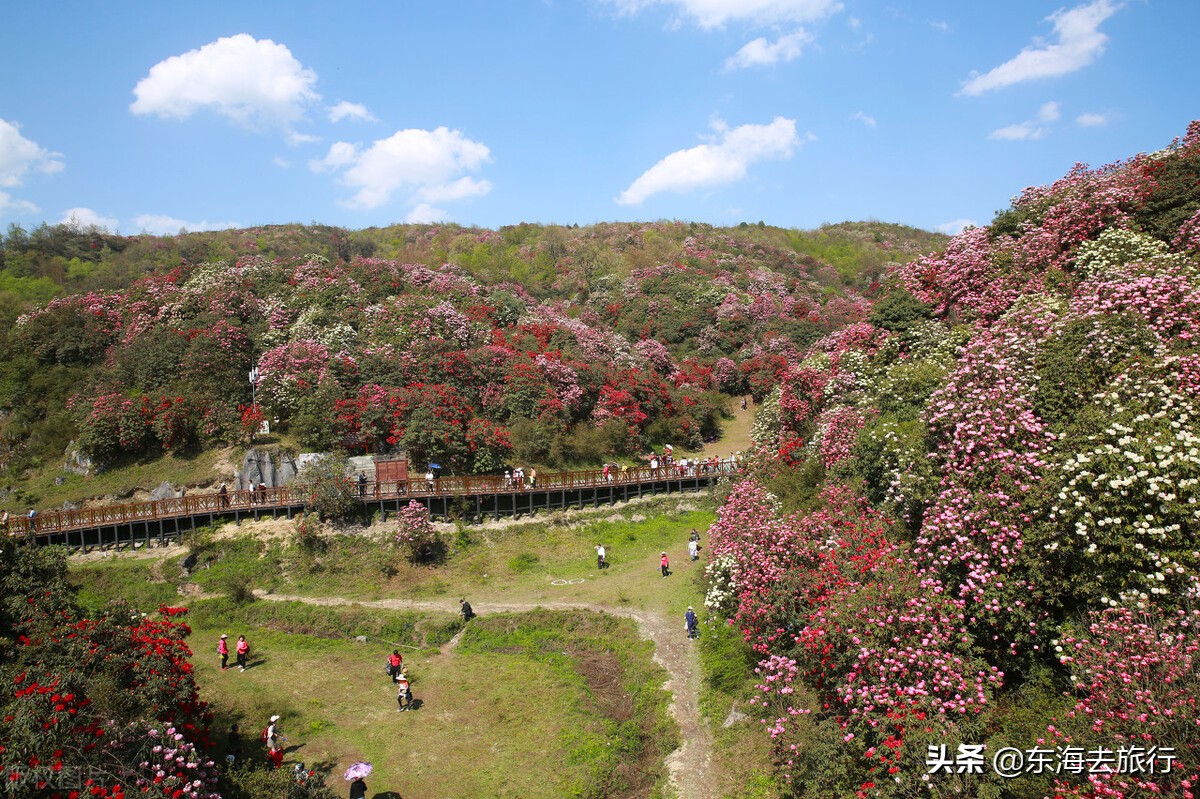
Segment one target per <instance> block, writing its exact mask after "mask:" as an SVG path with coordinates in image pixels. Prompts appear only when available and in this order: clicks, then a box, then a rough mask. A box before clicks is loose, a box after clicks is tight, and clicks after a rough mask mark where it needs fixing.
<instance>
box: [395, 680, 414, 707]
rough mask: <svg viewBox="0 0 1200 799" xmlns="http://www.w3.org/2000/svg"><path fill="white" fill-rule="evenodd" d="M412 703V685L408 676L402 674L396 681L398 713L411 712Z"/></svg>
mask: <svg viewBox="0 0 1200 799" xmlns="http://www.w3.org/2000/svg"><path fill="white" fill-rule="evenodd" d="M412 703H413V695H412V685H411V684H410V683H409V681H408V675H407V674H401V675H400V676H399V677H398V678H397V679H396V705H397V707H396V712H397V713H402V712H404V711H405V710H409V709H410V708H412Z"/></svg>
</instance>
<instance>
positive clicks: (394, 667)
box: [388, 649, 404, 682]
mask: <svg viewBox="0 0 1200 799" xmlns="http://www.w3.org/2000/svg"><path fill="white" fill-rule="evenodd" d="M403 671H404V658H403V657H402V656H401V655H400V650H399V649H393V650H392V654H390V655H389V656H388V674H389V675H391V677H392V682H399V680H400V675H401V673H402V672H403Z"/></svg>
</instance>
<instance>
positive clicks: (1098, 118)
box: [1075, 114, 1108, 128]
mask: <svg viewBox="0 0 1200 799" xmlns="http://www.w3.org/2000/svg"><path fill="white" fill-rule="evenodd" d="M1075 124H1076V125H1078V126H1079V127H1081V128H1098V127H1101V126H1103V125H1107V124H1108V115H1107V114H1080V115H1079V116H1077V117H1075Z"/></svg>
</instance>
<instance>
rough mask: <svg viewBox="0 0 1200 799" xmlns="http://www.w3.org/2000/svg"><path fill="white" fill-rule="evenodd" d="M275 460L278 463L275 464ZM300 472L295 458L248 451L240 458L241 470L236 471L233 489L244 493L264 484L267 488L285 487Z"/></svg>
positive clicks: (262, 451)
mask: <svg viewBox="0 0 1200 799" xmlns="http://www.w3.org/2000/svg"><path fill="white" fill-rule="evenodd" d="M276 458H278V460H279V462H278V463H276ZM299 471H300V468H299V464H297V462H296V458H294V457H292V456H291V455H289V454H287V453H283V454H280V453H271V452H267V451H265V450H260V449H248V450H246V454H245V456H243V457H242V468H240V469H238V473H237V479H236V481H235V484H234V486H233V487H234V488H235V489H237V490H239V491H245V490H248V489H251V488H254V487H256V486H257V485H258V484H259V483H265V484H266V486H267V488H276V487H278V486H285V485H287V484H288V483H290V482H292V480H294V479H295V477H296V474H297V472H299Z"/></svg>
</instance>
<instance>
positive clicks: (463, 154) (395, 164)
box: [309, 127, 492, 211]
mask: <svg viewBox="0 0 1200 799" xmlns="http://www.w3.org/2000/svg"><path fill="white" fill-rule="evenodd" d="M491 160H492V155H491V151H490V150H489V149H488V147H487V145H485V144H483V143H481V142H477V141H472V140H471V139H468V138H467V137H466V136H464V135H463V133H462V131H458V130H450V129H448V128H445V127H441V128H437V129H436V130H418V129H409V130H400V131H396V133H394V134H393V135H392V136H391V137H389V138H387V139H381V140H379V141H376V142H374V143H373V144H371V146H370V147H366V148H363V147H362V146H361V145H358V144H350V143H348V142H335V143H334V144H333V145H332V146H330V148H329V152H328V153H326V155H325V157H324V158H322V159H320V160H314V161H310V162H309V168H310V169H312V170H313V171H314V172H340V173H341V177H340V178H339V180H340V182H341V183H342V184H344V185H346V186H350V187H352V188H356V189H358V191H357V193H356V194H355V195H354V196H353V197H352V198H351V199H349V200H347V201H346V203H345V205H347V206H349V207H351V208H358V209H371V208H378V207H380V206H381V205H384V204H385V203H387V202H389V201H390V200H391V199H392V196H393V195H394V194H397V193H401V194H404V195H405V197H406V201H407V202H409V203H411V204H414V205H415V206H417V208H420V204H421V203H429V202H448V201H452V200H461V199H464V198H467V197H478V196H482V195H484V194H487V193H488V192H489V191H491V189H492V184H491V183H489V182H488V181H486V180H475V179H474V178H472V177H470V176H467V175H464V174H463V173H466V172H477V171H479V169H480V168H482V167H483V165H484V164H487V163H490V162H491ZM417 208H414V211H416V210H417ZM431 210H437V209H431Z"/></svg>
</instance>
